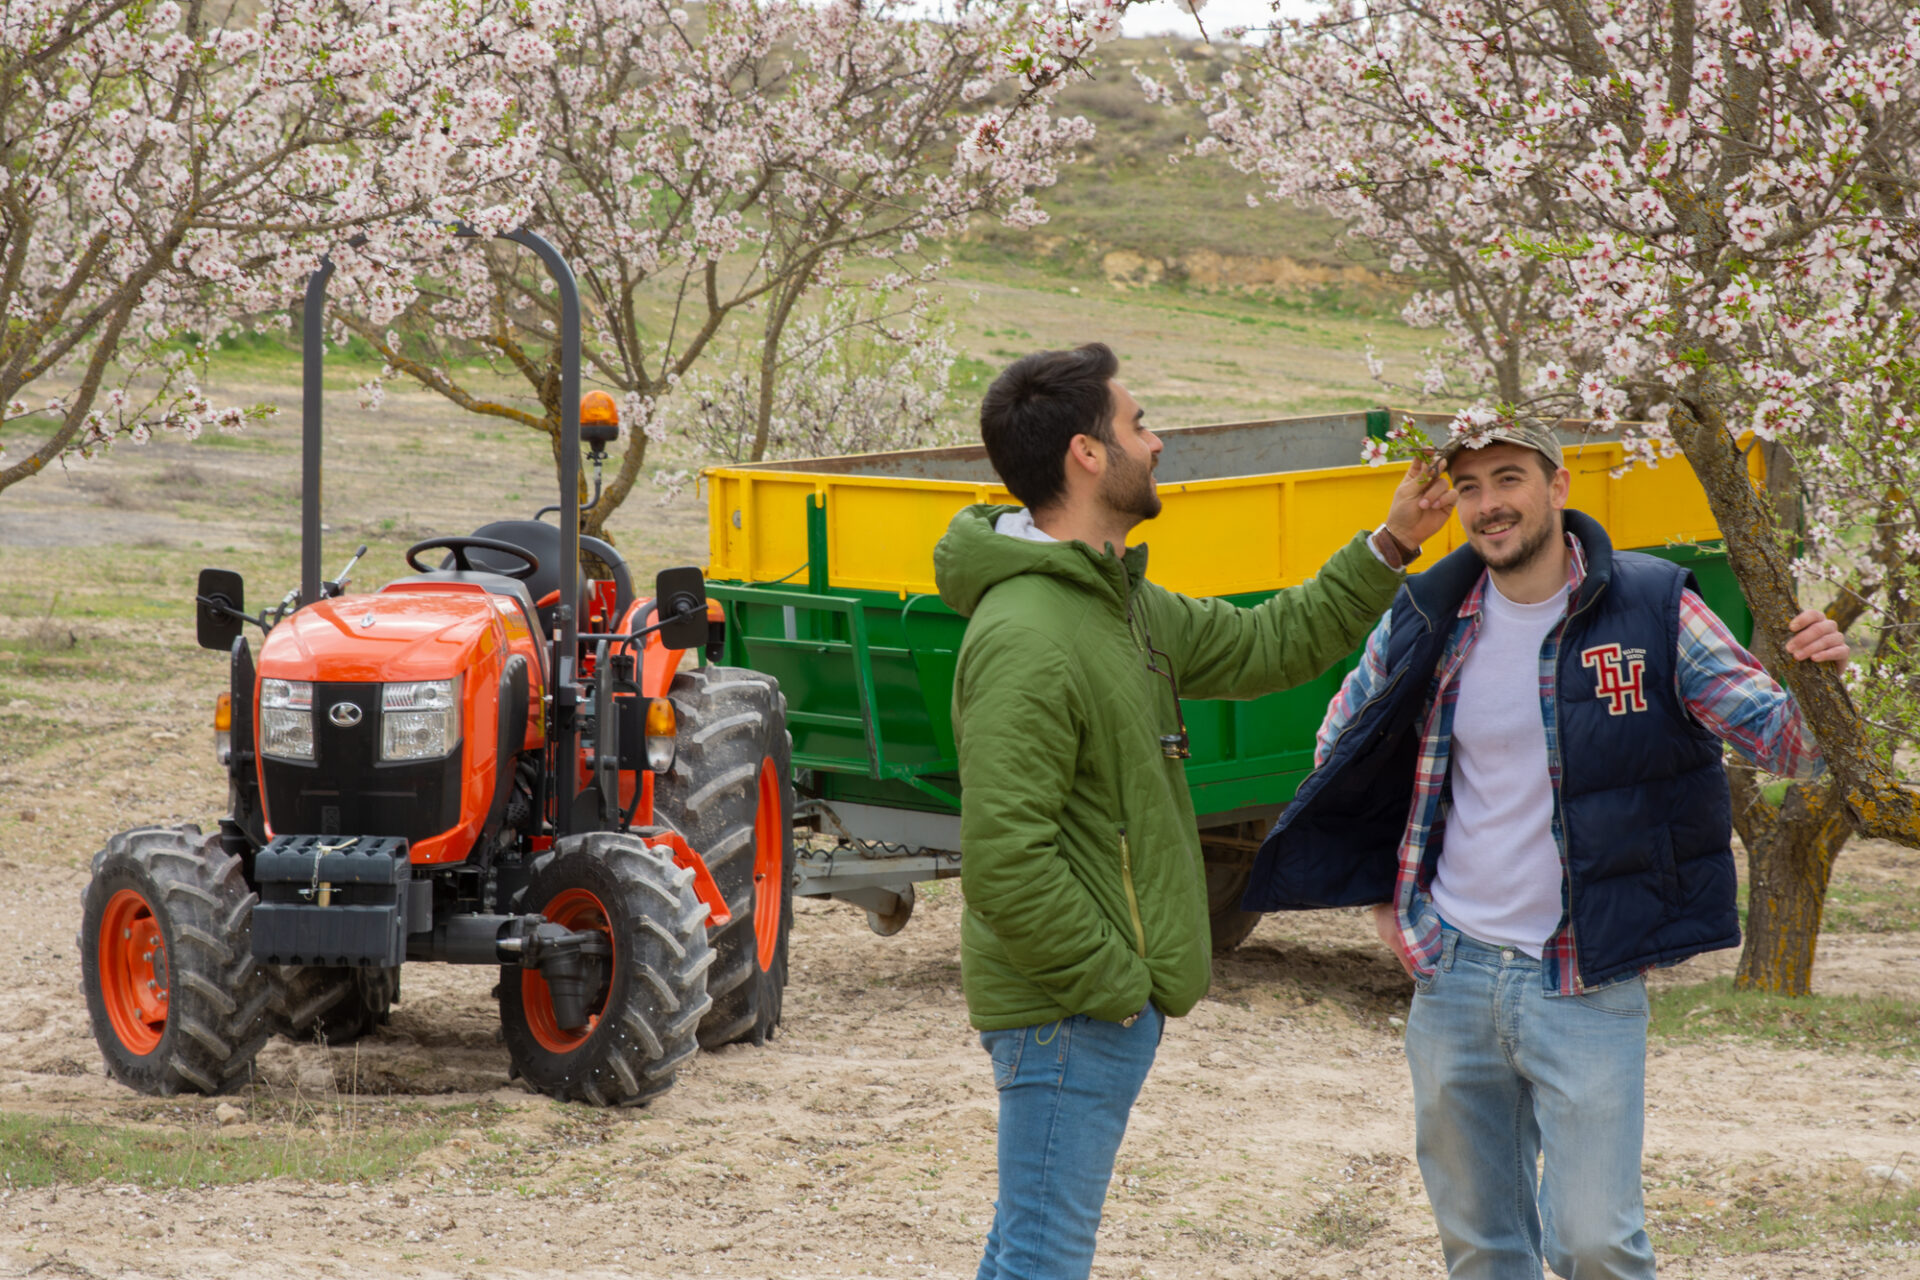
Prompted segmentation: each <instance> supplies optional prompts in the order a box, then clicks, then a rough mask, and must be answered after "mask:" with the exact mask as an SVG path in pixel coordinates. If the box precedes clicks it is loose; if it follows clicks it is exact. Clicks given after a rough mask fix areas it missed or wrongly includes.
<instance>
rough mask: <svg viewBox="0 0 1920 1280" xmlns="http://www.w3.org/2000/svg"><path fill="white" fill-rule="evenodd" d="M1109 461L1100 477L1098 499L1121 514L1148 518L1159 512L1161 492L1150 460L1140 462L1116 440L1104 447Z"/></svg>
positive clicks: (1135, 517)
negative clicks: (1156, 488) (1154, 481)
mask: <svg viewBox="0 0 1920 1280" xmlns="http://www.w3.org/2000/svg"><path fill="white" fill-rule="evenodd" d="M1107 458H1108V461H1109V465H1108V467H1107V474H1106V475H1105V476H1103V477H1102V478H1101V481H1100V500H1101V501H1103V502H1105V503H1106V504H1107V506H1108V507H1109V508H1110V509H1111V510H1114V511H1117V512H1119V513H1120V514H1121V515H1127V516H1132V517H1133V518H1134V519H1136V520H1151V519H1153V518H1154V517H1155V516H1157V515H1159V514H1160V494H1159V493H1158V492H1157V491H1156V490H1155V489H1154V485H1153V463H1152V462H1151V461H1149V462H1147V463H1145V464H1141V463H1138V462H1135V461H1134V460H1133V457H1132V455H1130V454H1128V453H1127V452H1126V450H1124V449H1122V448H1121V447H1120V446H1119V445H1118V444H1113V445H1110V446H1108V448H1107Z"/></svg>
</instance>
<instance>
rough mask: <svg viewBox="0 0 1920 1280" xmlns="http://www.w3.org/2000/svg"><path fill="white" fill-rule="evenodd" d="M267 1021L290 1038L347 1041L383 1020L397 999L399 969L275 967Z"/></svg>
mask: <svg viewBox="0 0 1920 1280" xmlns="http://www.w3.org/2000/svg"><path fill="white" fill-rule="evenodd" d="M271 973H272V981H273V1004H272V1005H271V1007H270V1009H269V1012H268V1015H267V1022H268V1025H269V1026H271V1027H272V1029H273V1031H274V1033H275V1034H276V1035H283V1036H286V1037H288V1038H289V1039H292V1040H310V1039H313V1038H315V1037H318V1038H320V1039H322V1040H325V1041H326V1042H327V1043H328V1044H352V1043H353V1042H354V1041H355V1040H358V1039H359V1038H360V1037H361V1036H364V1035H366V1034H367V1033H368V1032H370V1031H372V1030H373V1029H374V1028H375V1027H383V1026H385V1025H386V1023H387V1018H388V1016H389V1015H390V1013H391V1011H392V1009H393V1006H394V1003H395V1002H396V1001H397V1000H399V998H400V970H399V969H398V968H397V967H396V968H384V967H377V966H360V965H351V966H337V965H313V964H307V965H300V964H290V965H280V966H277V967H275V968H273V969H272V970H271Z"/></svg>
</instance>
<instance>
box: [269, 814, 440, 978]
mask: <svg viewBox="0 0 1920 1280" xmlns="http://www.w3.org/2000/svg"><path fill="white" fill-rule="evenodd" d="M253 871H254V881H255V883H256V884H257V885H258V886H259V890H260V902H259V905H257V906H256V907H254V909H253V957H254V959H256V960H263V961H266V962H267V963H269V964H302V965H366V966H380V967H382V968H391V967H393V966H395V965H398V964H400V963H402V962H403V961H405V960H406V958H407V931H408V920H407V916H408V905H409V901H410V899H411V898H412V897H413V895H412V894H411V893H410V892H409V888H410V884H411V882H412V879H413V863H412V862H411V860H410V859H409V857H408V851H407V842H406V840H404V839H403V838H401V837H399V836H275V837H274V838H273V839H272V840H271V841H269V842H268V843H267V845H266V847H265V848H263V849H261V850H260V852H259V854H258V855H256V856H255V858H254V862H253ZM425 905H426V906H427V909H428V912H429V925H428V927H431V916H430V913H431V910H432V907H431V900H430V899H429V900H428V901H427V903H426V904H425Z"/></svg>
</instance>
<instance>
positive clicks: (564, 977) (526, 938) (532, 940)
mask: <svg viewBox="0 0 1920 1280" xmlns="http://www.w3.org/2000/svg"><path fill="white" fill-rule="evenodd" d="M535 922H537V923H535ZM527 923H528V924H529V925H531V926H532V927H531V928H530V929H529V930H528V931H527V932H526V933H525V934H523V935H522V936H521V939H520V942H521V947H520V967H521V968H523V969H537V970H539V971H540V976H541V977H542V978H545V979H546V980H547V995H548V996H549V998H551V999H552V1001H553V1020H554V1021H555V1022H557V1023H559V1024H560V1029H561V1030H562V1031H577V1030H579V1029H580V1028H581V1027H584V1026H586V1025H587V1020H588V1019H589V1018H590V1017H592V1012H591V1011H592V1010H594V1009H598V1008H600V1007H601V1006H602V1005H603V1004H605V1003H606V991H607V962H608V961H609V960H611V959H612V958H613V944H612V943H611V942H610V941H609V940H608V938H607V935H606V934H604V933H575V932H573V931H572V930H571V929H568V928H567V927H565V926H564V925H557V924H554V923H553V922H552V921H550V920H543V919H541V918H540V917H539V916H529V917H528V918H527Z"/></svg>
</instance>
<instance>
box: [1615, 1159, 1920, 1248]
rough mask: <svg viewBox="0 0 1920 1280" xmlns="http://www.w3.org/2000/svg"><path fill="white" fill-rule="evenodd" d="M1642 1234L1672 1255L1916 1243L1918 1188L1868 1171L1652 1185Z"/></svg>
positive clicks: (1919, 1226) (1919, 1227) (1919, 1216)
mask: <svg viewBox="0 0 1920 1280" xmlns="http://www.w3.org/2000/svg"><path fill="white" fill-rule="evenodd" d="M1647 1234H1648V1235H1649V1236H1650V1237H1651V1238H1652V1240H1653V1244H1654V1249H1655V1251H1656V1252H1658V1253H1660V1254H1663V1255H1669V1256H1676V1257H1692V1256H1706V1257H1711V1256H1714V1255H1717V1254H1755V1253H1772V1252H1783V1251H1790V1250H1800V1249H1817V1250H1830V1249H1832V1248H1833V1247H1834V1245H1835V1244H1836V1243H1839V1242H1846V1243H1849V1244H1855V1245H1883V1246H1893V1247H1896V1248H1911V1247H1913V1246H1914V1245H1915V1244H1920V1191H1915V1190H1914V1189H1913V1188H1912V1186H1911V1185H1908V1186H1902V1185H1900V1184H1899V1183H1898V1182H1895V1181H1890V1180H1886V1179H1883V1178H1878V1177H1873V1176H1871V1175H1865V1176H1855V1175H1853V1174H1851V1173H1849V1174H1846V1175H1838V1176H1834V1177H1831V1178H1828V1179H1826V1180H1824V1181H1820V1182H1806V1181H1799V1180H1794V1181H1789V1182H1785V1183H1769V1182H1765V1181H1761V1180H1757V1179H1756V1180H1754V1181H1753V1182H1751V1183H1750V1184H1749V1185H1748V1186H1746V1187H1744V1188H1739V1189H1734V1190H1731V1191H1722V1190H1716V1189H1713V1188H1711V1187H1708V1186H1704V1185H1684V1183H1683V1185H1679V1186H1674V1185H1671V1184H1669V1185H1668V1186H1666V1187H1661V1186H1653V1187H1650V1188H1649V1191H1648V1196H1647Z"/></svg>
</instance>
